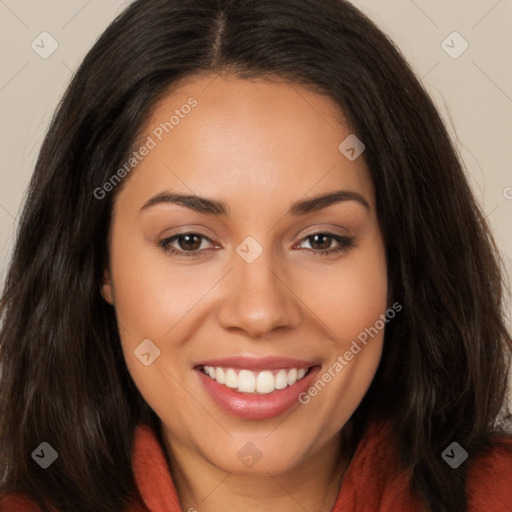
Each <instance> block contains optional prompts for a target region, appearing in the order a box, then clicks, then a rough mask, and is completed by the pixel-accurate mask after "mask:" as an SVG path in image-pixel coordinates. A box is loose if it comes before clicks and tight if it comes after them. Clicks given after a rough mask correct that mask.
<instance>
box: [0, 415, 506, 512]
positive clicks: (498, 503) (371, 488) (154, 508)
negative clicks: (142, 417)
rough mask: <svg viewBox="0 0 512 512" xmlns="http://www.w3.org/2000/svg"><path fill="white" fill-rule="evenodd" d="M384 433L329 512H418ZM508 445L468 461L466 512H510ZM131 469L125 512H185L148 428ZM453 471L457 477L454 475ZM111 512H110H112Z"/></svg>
mask: <svg viewBox="0 0 512 512" xmlns="http://www.w3.org/2000/svg"><path fill="white" fill-rule="evenodd" d="M386 437H387V435H386V430H385V428H383V427H382V426H378V425H372V426H371V427H370V428H369V429H368V430H367V432H366V434H365V435H364V436H363V438H362V439H361V441H360V443H359V445H358V447H357V449H356V452H355V453H354V457H353V459H352V461H351V463H350V465H349V467H348V468H347V471H346V473H345V475H344V478H343V483H342V486H341V490H340V492H339V495H338V499H337V501H336V504H335V506H334V508H333V510H332V512H416V511H423V510H424V509H423V508H422V506H421V505H420V503H419V501H418V500H417V498H416V497H415V495H414V493H413V492H412V491H411V488H410V484H409V477H408V475H407V474H405V473H401V472H399V471H398V468H397V466H396V464H395V463H394V462H393V457H392V456H391V454H390V453H389V450H387V449H386V447H387V446H388V443H386ZM507 444H508V445H509V446H510V447H511V448H512V442H510V441H504V443H503V445H500V446H498V447H496V448H494V450H493V451H492V452H491V453H489V454H487V455H485V456H482V457H479V458H478V459H476V460H473V461H472V460H471V459H468V460H466V461H465V462H464V464H469V468H468V504H469V512H512V451H509V450H507V447H506V445H507ZM133 468H134V473H135V478H136V480H137V485H138V488H139V491H140V494H141V496H142V498H143V500H144V504H145V506H144V507H142V508H141V507H137V508H132V510H130V512H187V511H183V510H182V509H181V507H180V503H179V500H178V495H177V493H176V489H175V487H174V483H173V481H172V477H171V474H170V472H169V469H168V466H167V462H166V459H165V456H164V453H163V451H162V448H161V446H160V443H159V441H158V439H157V437H156V436H155V434H154V433H153V431H152V430H151V429H150V428H149V427H145V426H144V427H138V429H137V431H136V434H135V445H134V456H133ZM453 471H457V470H456V469H454V470H453ZM1 510H2V511H3V512H4V511H5V512H38V510H39V509H38V508H37V507H34V506H33V505H31V504H30V503H29V502H28V501H26V500H24V499H23V498H22V497H19V496H18V497H15V496H13V497H10V498H9V499H7V500H5V501H4V502H3V504H2V508H1ZM113 512H114V511H113Z"/></svg>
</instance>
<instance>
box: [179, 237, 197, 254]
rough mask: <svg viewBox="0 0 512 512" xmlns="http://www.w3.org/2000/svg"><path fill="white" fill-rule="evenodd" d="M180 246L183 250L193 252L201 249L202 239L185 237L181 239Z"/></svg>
mask: <svg viewBox="0 0 512 512" xmlns="http://www.w3.org/2000/svg"><path fill="white" fill-rule="evenodd" d="M194 238H195V242H194ZM180 245H181V248H182V249H186V250H191V251H193V250H195V249H199V247H200V246H201V239H200V237H199V236H197V235H183V236H182V237H181V239H180Z"/></svg>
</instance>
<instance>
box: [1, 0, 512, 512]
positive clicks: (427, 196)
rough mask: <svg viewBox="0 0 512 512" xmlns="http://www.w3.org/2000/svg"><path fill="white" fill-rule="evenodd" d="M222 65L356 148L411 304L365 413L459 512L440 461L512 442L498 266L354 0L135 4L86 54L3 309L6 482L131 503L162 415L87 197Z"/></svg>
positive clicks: (462, 191)
mask: <svg viewBox="0 0 512 512" xmlns="http://www.w3.org/2000/svg"><path fill="white" fill-rule="evenodd" d="M218 72H228V73H231V74H233V75H236V76H238V77H241V78H251V77H259V78H268V79H269V80H270V79H272V77H278V78H280V79H285V80H287V81H288V82H289V83H292V84H302V85H306V86H309V87H313V88H314V89H315V90H317V91H318V92H319V93H323V94H327V95H328V96H329V97H330V98H332V99H333V100H334V101H335V102H336V103H337V104H338V105H339V106H340V108H341V109H342V110H343V112H344V114H345V115H346V117H347V119H348V120H349V123H350V126H351V128H352V131H353V132H354V133H356V134H357V136H358V137H359V138H360V139H361V140H362V141H364V144H365V145H366V151H365V153H364V158H365V160H366V162H367V165H368V167H369V169H370V172H371V176H372V180H373V183H374V186H375V190H376V197H377V208H378V215H379V222H380V225H381V229H382V232H383V236H384V239H385V244H386V256H387V261H388V272H389V284H390V289H391V290H392V293H393V299H394V301H397V302H399V303H400V304H401V305H402V306H403V311H402V312H401V314H400V315H398V316H397V318H396V319H395V320H394V321H393V322H392V323H391V324H390V325H389V326H388V328H387V331H386V335H385V342H384V343H385V344H384V353H383V358H382V361H381V364H380V367H379V369H378V372H377V374H376V376H375V379H374V381H373V383H372V386H371V388H370V390H369V391H368V393H367V395H366V396H365V398H364V400H363V402H362V403H361V404H360V406H359V407H358V409H357V411H356V413H355V414H354V417H353V420H354V421H355V422H358V424H359V425H360V426H361V427H362V426H364V424H365V423H366V422H367V421H368V418H370V417H382V418H386V419H388V420H389V421H391V422H392V423H393V425H394V432H395V435H396V440H397V443H398V445H397V446H398V451H399V456H400V458H401V460H402V461H403V464H404V466H407V467H409V468H411V469H412V482H413V485H414V487H415V488H416V489H418V490H419V491H420V494H421V496H422V498H423V500H424V502H425V504H426V505H428V507H429V508H430V509H431V510H447V511H450V512H463V511H465V510H466V508H467V506H466V471H465V469H464V467H465V466H462V467H461V468H459V469H458V470H457V471H454V470H452V468H450V467H449V466H448V465H447V464H446V463H445V462H444V461H443V460H442V459H441V457H440V454H441V452H442V451H443V450H444V449H445V448H446V446H448V445H449V444H450V443H451V442H452V441H454V440H456V441H457V442H458V443H459V444H460V445H462V446H463V447H464V448H465V449H466V451H468V452H469V454H470V457H471V458H474V457H475V456H476V455H478V454H479V453H482V452H483V451H484V450H485V449H488V448H489V447H490V446H491V444H492V441H493V439H494V437H496V436H497V435H501V436H504V435H506V434H505V431H504V430H503V429H500V425H504V419H503V418H502V416H503V417H504V415H503V414H502V415H501V416H500V411H502V412H503V410H504V409H503V406H504V403H505V402H504V401H505V392H506V384H507V375H508V368H509V363H510V355H511V351H512V341H511V339H510V335H509V334H508V333H507V330H506V327H505V323H504V320H503V318H504V315H503V302H502V290H503V281H502V275H503V274H502V271H501V263H500V260H499V258H498V256H497V251H496V249H495V245H494V243H493V240H492V236H491V234H490V231H489V228H488V226H487V224H486V221H485V218H484V216H483V215H482V213H481V210H480V208H479V206H478V205H477V203H476V201H475V199H474V197H473V195H472V193H471V191H470V188H469V186H468V183H467V180H466V177H465V175H464V171H463V168H462V166H461V163H460V161H459V159H458V157H457V154H456V152H455V150H454V148H453V146H452V143H451V141H450V138H449V136H448V134H447V131H446V129H445V127H444V126H443V123H442V121H441V120H440V117H439V115H438V113H437V111H436V109H435V108H434V106H433V103H432V101H431V100H430V99H429V97H428V95H427V93H426V92H425V90H424V89H423V88H422V86H421V84H420V83H419V81H418V79H417V78H416V77H415V76H414V74H413V72H412V71H411V69H410V68H409V66H408V65H407V64H406V62H405V61H404V59H403V57H402V56H401V54H400V52H399V51H398V50H397V48H396V47H395V46H394V45H393V43H392V42H391V41H390V40H389V39H388V38H387V37H386V36H385V35H384V34H383V33H382V32H381V31H380V30H379V29H378V28H377V27H376V26H375V25H374V24H373V23H372V22H371V21H370V20H368V19H367V18H366V17H365V16H364V15H363V14H362V13H361V12H359V11H358V10H357V9H356V8H355V7H353V6H352V5H351V4H350V3H348V2H346V1H343V0H287V1H285V0H257V1H255V0H137V1H135V2H134V3H133V4H132V5H130V7H129V8H128V9H127V10H126V11H125V12H124V13H122V15H120V16H119V17H118V18H117V19H116V20H115V21H114V22H113V23H112V24H111V25H110V26H109V27H108V28H107V30H106V31H105V32H104V33H103V35H102V36H101V38H100V39H99V40H98V41H97V43H96V44H95V45H94V47H93V48H92V49H91V51H90V52H89V53H88V55H87V56H86V58H85V60H84V61H83V63H82V64H81V66H80V68H79V69H78V71H77V73H76V75H75V76H74V78H73V80H72V82H71V84H70V86H69V88H68V90H67V92H66V94H65V96H64V98H63V100H62V102H61V104H60V106H59V108H58V111H57V112H56V115H55V117H54V119H53V121H52V123H51V127H50V129H49V131H48V134H47V136H46V138H45V140H44V143H43V146H42V149H41V152H40V155H39V159H38V161H37V164H36V168H35V172H34V175H33V177H32V180H31V182H30V186H29V190H28V195H27V199H26V202H25V204H24V209H23V214H22V217H21V220H20V224H19V231H18V237H17V242H16V246H15V250H14V253H13V257H12V261H11V265H10V269H9V273H8V276H7V280H6V285H5V290H4V293H3V296H2V299H1V321H2V327H1V332H0V365H1V366H0V373H1V376H0V454H1V460H0V480H1V486H0V489H2V490H3V491H4V492H5V493H12V492H20V493H23V494H25V495H26V496H28V497H30V498H32V499H33V500H34V501H35V502H36V503H38V504H39V505H40V506H41V507H42V508H43V510H55V509H56V510H61V511H64V510H72V511H73V512H82V511H83V512H107V511H108V512H112V511H116V512H118V511H120V510H123V508H124V507H125V506H126V505H127V504H128V503H129V501H130V500H131V499H137V490H136V486H135V481H134V476H133V473H132V469H131V452H132V444H133V436H134V430H135V428H136V426H137V425H138V424H140V423H144V422H153V423H154V422H155V420H156V418H155V415H154V413H153V412H152V411H151V410H149V407H148V406H147V404H146V403H145V402H144V400H143V399H142V397H141V396H140V394H139V392H138V390H137V389H136V387H135V385H134V383H133V381H132V379H131V377H130V375H129V373H128V371H127V368H126V365H125V362H124V360H123V356H122V353H121V349H120V340H119V334H118V328H117V324H116V319H115V314H114V310H113V309H112V307H111V306H110V305H108V304H107V303H106V302H105V301H104V300H103V299H102V297H101V295H100V288H101V284H102V277H103V269H104V268H105V265H106V257H107V244H106V239H107V233H108V228H109V225H110V220H111V211H112V204H113V197H112V194H111V193H109V194H107V195H106V197H105V198H104V199H98V198H97V197H96V196H95V195H94V191H95V190H96V189H98V187H102V185H103V184H104V183H105V182H107V181H108V180H109V179H110V178H111V177H112V175H113V174H114V172H115V171H116V170H117V169H119V167H120V166H122V164H123V162H125V161H126V160H127V155H128V154H129V153H130V151H131V148H132V147H133V144H134V141H136V139H137V134H138V131H139V130H140V128H141V126H142V125H143V123H144V120H145V119H146V118H147V115H148V112H149V111H150V109H151V108H152V107H153V106H154V105H155V104H156V102H157V101H158V100H159V99H160V98H161V97H162V96H163V95H164V94H166V93H167V91H169V88H170V87H172V85H173V84H175V83H177V81H178V80H180V79H181V78H185V77H193V76H194V75H199V74H205V73H207V74H211V73H218ZM134 172H136V170H135V171H134ZM43 441H46V442H48V443H49V444H50V445H51V446H52V447H53V448H54V449H55V450H56V451H57V452H58V454H59V458H58V461H57V462H56V463H54V464H53V465H52V466H51V467H50V468H48V469H47V470H44V471H42V470H41V468H39V466H38V465H36V464H34V461H32V459H31V453H32V452H33V450H34V449H35V448H36V447H37V446H38V445H39V444H40V443H41V442H43ZM369 485H371V483H369Z"/></svg>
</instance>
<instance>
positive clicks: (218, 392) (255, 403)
mask: <svg viewBox="0 0 512 512" xmlns="http://www.w3.org/2000/svg"><path fill="white" fill-rule="evenodd" d="M319 370H320V367H319V366H315V367H313V368H311V370H310V371H309V373H308V374H307V375H306V376H305V377H303V378H302V379H301V380H298V381H297V382H296V383H295V384H293V385H291V386H288V387H286V388H284V389H278V390H276V391H273V392H272V393H268V394H263V395H258V394H252V393H240V392H238V391H235V390H234V389H231V388H228V387H227V386H224V385H223V384H219V383H218V382H217V381H216V380H213V379H212V378H210V377H209V376H208V375H206V374H205V373H203V372H202V371H201V370H199V369H196V371H197V372H198V373H199V378H200V379H201V382H202V383H203V385H204V387H205V389H206V391H207V392H208V393H209V395H210V396H211V397H212V398H213V401H214V402H215V403H216V404H217V405H218V406H219V407H220V408H221V409H222V410H223V411H224V412H227V413H228V414H230V415H232V416H236V417H238V418H244V419H247V420H264V419H267V418H274V417H275V416H279V415H280V414H283V413H285V412H287V411H288V410H289V409H291V408H292V407H293V406H294V405H297V404H298V403H299V402H298V396H299V395H300V394H301V393H303V392H305V391H306V389H308V388H309V387H310V385H311V383H312V381H313V379H314V378H315V375H316V374H317V373H318V371H319Z"/></svg>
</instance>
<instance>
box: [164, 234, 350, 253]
mask: <svg viewBox="0 0 512 512" xmlns="http://www.w3.org/2000/svg"><path fill="white" fill-rule="evenodd" d="M187 235H194V236H197V237H199V238H201V239H204V240H208V241H209V242H211V240H210V239H209V238H208V237H206V236H204V235H200V234H199V233H192V232H190V233H178V234H177V235H173V236H171V237H169V238H165V239H164V240H161V241H160V242H158V245H159V246H160V247H161V248H162V249H163V251H164V252H166V253H169V254H173V255H177V256H186V257H198V256H201V253H202V252H204V251H205V250H208V249H196V250H194V251H183V250H179V249H176V248H174V247H171V245H170V244H171V243H173V242H175V241H176V240H178V239H179V238H181V237H184V236H187ZM316 235H326V236H328V237H329V238H331V239H332V240H335V241H336V242H338V243H339V244H340V246H339V247H337V248H335V249H324V250H319V249H304V250H306V251H311V252H313V253H315V254H318V255H319V256H329V255H333V254H339V253H341V252H343V251H346V250H348V249H351V248H353V247H355V245H354V239H353V238H347V237H344V236H339V235H335V234H333V233H329V232H324V231H319V232H317V233H312V234H311V235H308V236H306V237H304V238H303V239H302V240H301V242H303V241H304V240H308V239H310V238H313V237H314V236H316Z"/></svg>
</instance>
